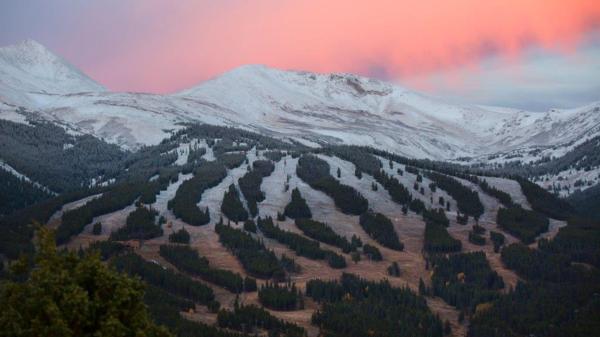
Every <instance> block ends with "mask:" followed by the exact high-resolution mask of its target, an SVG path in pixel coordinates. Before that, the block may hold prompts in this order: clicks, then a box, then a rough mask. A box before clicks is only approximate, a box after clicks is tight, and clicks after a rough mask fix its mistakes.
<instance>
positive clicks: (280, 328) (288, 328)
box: [217, 303, 306, 337]
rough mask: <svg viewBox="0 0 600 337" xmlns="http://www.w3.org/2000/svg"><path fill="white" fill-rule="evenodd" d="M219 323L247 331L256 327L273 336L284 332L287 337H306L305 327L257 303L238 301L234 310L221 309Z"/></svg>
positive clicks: (229, 327) (225, 326)
mask: <svg viewBox="0 0 600 337" xmlns="http://www.w3.org/2000/svg"><path fill="white" fill-rule="evenodd" d="M217 324H218V325H219V326H220V327H221V328H228V329H233V330H237V331H242V332H245V333H254V332H255V331H256V329H263V330H267V331H269V333H270V334H271V335H272V336H279V335H280V334H283V335H284V336H286V337H304V336H305V335H306V331H304V329H303V328H301V327H299V326H297V325H295V324H292V323H288V322H284V321H282V320H280V319H279V318H277V317H275V316H273V315H271V314H270V313H269V312H268V311H267V310H265V309H263V308H261V307H258V306H256V305H253V304H250V305H244V304H238V303H236V304H235V305H234V308H233V310H232V311H228V310H224V309H221V310H220V311H219V313H218V315H217Z"/></svg>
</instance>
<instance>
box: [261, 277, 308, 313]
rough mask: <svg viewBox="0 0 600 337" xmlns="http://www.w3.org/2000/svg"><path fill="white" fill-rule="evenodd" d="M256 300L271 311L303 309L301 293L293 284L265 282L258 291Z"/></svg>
mask: <svg viewBox="0 0 600 337" xmlns="http://www.w3.org/2000/svg"><path fill="white" fill-rule="evenodd" d="M258 300H259V301H260V303H261V304H262V305H264V306H265V307H267V308H269V309H273V310H283V311H290V310H299V309H304V300H303V297H302V292H301V291H300V290H299V289H297V288H296V284H294V283H292V284H290V283H286V284H279V283H276V282H267V283H266V284H264V285H263V286H261V287H260V289H259V290H258Z"/></svg>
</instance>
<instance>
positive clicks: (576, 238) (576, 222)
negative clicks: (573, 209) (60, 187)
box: [539, 218, 600, 269]
mask: <svg viewBox="0 0 600 337" xmlns="http://www.w3.org/2000/svg"><path fill="white" fill-rule="evenodd" d="M599 243H600V221H599V220H588V219H582V218H572V219H570V220H569V221H568V222H567V226H566V227H562V228H561V229H560V230H559V231H558V234H557V235H556V237H555V238H554V240H552V241H550V242H547V241H544V240H541V241H540V242H539V246H540V248H542V249H543V250H544V251H547V252H549V253H553V254H560V255H563V256H565V257H566V258H567V259H569V260H572V261H579V262H583V263H589V264H591V265H593V266H595V267H596V268H599V269H600V244H599Z"/></svg>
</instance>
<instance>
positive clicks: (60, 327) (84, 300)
mask: <svg viewBox="0 0 600 337" xmlns="http://www.w3.org/2000/svg"><path fill="white" fill-rule="evenodd" d="M38 238H39V244H38V247H37V251H36V253H35V257H34V261H33V266H32V267H31V268H28V267H27V262H25V260H24V259H23V260H20V261H19V262H16V263H15V265H14V268H13V271H14V272H15V274H20V275H15V276H16V278H17V279H18V278H19V277H22V278H24V279H25V281H24V282H13V281H6V282H4V283H2V284H1V285H0V303H2V310H0V336H11V337H29V336H31V337H34V336H35V337H44V336H64V337H70V336H73V337H75V336H77V337H80V336H81V337H85V336H90V337H92V336H93V337H101V336H106V337H114V336H120V337H128V336H132V337H134V336H144V337H170V336H172V335H171V333H169V332H168V331H167V330H166V329H164V328H162V327H159V326H157V325H156V324H154V323H153V322H152V321H151V320H150V318H149V316H148V313H147V311H146V306H145V305H144V302H143V297H144V287H143V284H142V283H141V282H140V281H138V280H135V279H132V278H130V277H127V276H125V275H122V274H119V273H117V272H116V271H114V270H112V269H110V268H108V267H107V266H106V265H104V264H102V262H101V261H100V257H99V256H98V255H95V254H94V255H85V256H84V257H79V256H77V255H76V254H74V253H62V252H58V251H57V250H56V245H55V241H54V235H53V233H52V232H51V231H49V230H47V229H44V228H42V229H41V230H39V232H38Z"/></svg>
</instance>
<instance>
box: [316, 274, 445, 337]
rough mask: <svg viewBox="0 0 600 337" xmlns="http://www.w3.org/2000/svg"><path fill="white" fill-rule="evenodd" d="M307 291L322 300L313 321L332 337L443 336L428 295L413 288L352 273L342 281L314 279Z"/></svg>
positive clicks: (342, 278)
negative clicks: (421, 293)
mask: <svg viewBox="0 0 600 337" xmlns="http://www.w3.org/2000/svg"><path fill="white" fill-rule="evenodd" d="M306 295H307V296H309V297H312V298H313V299H314V300H315V301H317V302H320V303H322V307H321V309H319V310H317V311H316V312H315V313H314V314H313V316H312V323H313V324H315V325H318V326H319V327H321V330H322V331H327V336H332V337H363V336H426V337H442V336H443V335H444V331H443V326H442V322H441V321H440V319H439V318H437V317H436V316H435V315H434V314H433V313H431V311H430V310H429V307H428V306H427V303H426V302H425V299H424V298H423V297H421V296H419V295H417V294H415V293H414V292H413V291H412V290H410V289H409V288H394V287H392V286H391V285H390V284H389V283H388V282H387V281H380V282H373V281H367V280H364V279H361V278H359V277H357V276H354V275H351V274H345V273H344V274H343V275H342V277H341V280H340V281H322V280H310V281H309V282H308V283H307V285H306Z"/></svg>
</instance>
